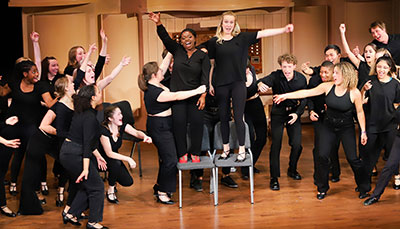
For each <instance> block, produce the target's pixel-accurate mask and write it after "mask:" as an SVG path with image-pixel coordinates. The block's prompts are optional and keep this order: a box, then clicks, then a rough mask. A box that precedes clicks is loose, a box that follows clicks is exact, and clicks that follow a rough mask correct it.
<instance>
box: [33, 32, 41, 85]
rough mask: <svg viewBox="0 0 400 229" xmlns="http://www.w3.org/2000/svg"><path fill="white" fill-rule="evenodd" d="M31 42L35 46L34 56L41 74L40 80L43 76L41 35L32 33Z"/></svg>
mask: <svg viewBox="0 0 400 229" xmlns="http://www.w3.org/2000/svg"><path fill="white" fill-rule="evenodd" d="M31 40H32V44H33V55H34V56H35V64H36V67H37V70H38V73H39V80H40V76H41V74H42V62H41V61H42V57H41V54H40V46H39V33H37V32H32V33H31Z"/></svg>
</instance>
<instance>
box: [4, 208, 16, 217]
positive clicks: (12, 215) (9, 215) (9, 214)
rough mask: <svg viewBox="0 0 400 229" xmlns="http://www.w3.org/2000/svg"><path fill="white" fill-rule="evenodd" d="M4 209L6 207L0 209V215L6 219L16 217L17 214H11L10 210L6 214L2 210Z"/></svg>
mask: <svg viewBox="0 0 400 229" xmlns="http://www.w3.org/2000/svg"><path fill="white" fill-rule="evenodd" d="M6 207H7V206H3V207H1V209H0V212H1V214H3V215H5V216H7V217H16V216H17V214H15V213H14V212H12V211H11V210H10V211H11V212H6V211H4V209H5V208H6Z"/></svg>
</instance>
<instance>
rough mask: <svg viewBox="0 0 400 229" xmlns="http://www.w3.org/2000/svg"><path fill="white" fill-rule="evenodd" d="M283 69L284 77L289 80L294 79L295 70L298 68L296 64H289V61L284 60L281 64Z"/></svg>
mask: <svg viewBox="0 0 400 229" xmlns="http://www.w3.org/2000/svg"><path fill="white" fill-rule="evenodd" d="M281 68H282V72H283V75H285V77H286V79H287V80H291V79H293V75H294V69H295V68H296V65H295V64H293V63H288V62H287V61H285V60H284V61H283V62H282V64H281Z"/></svg>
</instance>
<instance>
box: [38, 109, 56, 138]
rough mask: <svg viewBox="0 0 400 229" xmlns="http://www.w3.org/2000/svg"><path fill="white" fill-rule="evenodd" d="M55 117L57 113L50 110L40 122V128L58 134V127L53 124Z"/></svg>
mask: <svg viewBox="0 0 400 229" xmlns="http://www.w3.org/2000/svg"><path fill="white" fill-rule="evenodd" d="M55 118H56V113H54V111H52V110H48V111H47V113H46V115H45V116H44V117H43V119H42V122H41V123H40V126H39V129H41V130H43V131H44V132H46V133H48V134H52V135H57V130H56V128H54V127H53V126H52V125H51V123H52V122H53V121H54V119H55Z"/></svg>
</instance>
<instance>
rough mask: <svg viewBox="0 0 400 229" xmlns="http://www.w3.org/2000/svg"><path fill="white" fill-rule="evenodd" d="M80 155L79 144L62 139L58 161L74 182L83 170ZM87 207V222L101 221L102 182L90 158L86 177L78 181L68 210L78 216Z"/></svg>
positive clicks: (102, 206) (102, 204)
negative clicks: (77, 186)
mask: <svg viewBox="0 0 400 229" xmlns="http://www.w3.org/2000/svg"><path fill="white" fill-rule="evenodd" d="M82 155H83V152H82V146H81V145H79V144H77V143H74V142H69V141H64V144H63V145H62V147H61V151H60V162H61V164H62V165H63V166H64V168H65V169H66V170H67V171H68V173H69V175H70V177H71V180H72V181H73V182H74V183H75V180H76V179H77V178H78V177H79V175H80V174H81V173H82V170H83V157H82ZM88 207H89V222H101V221H102V220H103V208H104V183H103V180H102V179H101V178H100V175H99V173H98V171H97V168H96V166H95V165H94V163H93V161H92V160H90V164H89V175H88V178H87V180H85V179H83V181H81V182H80V183H79V189H78V192H77V194H76V196H75V198H74V200H73V202H72V204H71V208H70V210H69V211H68V212H69V213H70V214H72V215H74V216H80V215H81V213H82V212H83V211H84V210H86V209H87V208H88Z"/></svg>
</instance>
